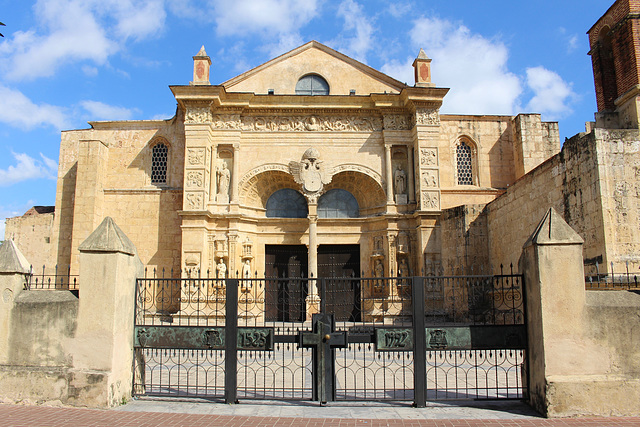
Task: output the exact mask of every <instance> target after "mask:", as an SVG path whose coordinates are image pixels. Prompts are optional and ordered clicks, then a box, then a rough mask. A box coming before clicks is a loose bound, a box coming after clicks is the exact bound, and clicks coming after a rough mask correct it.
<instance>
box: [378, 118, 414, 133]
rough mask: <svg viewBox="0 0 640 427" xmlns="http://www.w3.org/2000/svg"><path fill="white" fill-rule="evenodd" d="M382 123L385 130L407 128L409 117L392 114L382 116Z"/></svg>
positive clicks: (409, 124)
mask: <svg viewBox="0 0 640 427" xmlns="http://www.w3.org/2000/svg"><path fill="white" fill-rule="evenodd" d="M383 124H384V129H385V130H408V129H410V128H411V119H410V118H409V116H403V115H400V114H393V115H388V116H384V118H383Z"/></svg>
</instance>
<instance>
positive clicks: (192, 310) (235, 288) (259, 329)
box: [134, 274, 527, 406]
mask: <svg viewBox="0 0 640 427" xmlns="http://www.w3.org/2000/svg"><path fill="white" fill-rule="evenodd" d="M269 280H272V279H258V278H255V279H224V280H219V279H209V278H199V277H198V278H180V279H178V278H175V279H174V278H170V279H165V278H145V279H139V280H138V289H137V299H136V318H135V338H134V339H135V343H134V346H135V352H136V358H135V360H136V364H135V379H134V392H135V393H136V394H138V395H142V394H148V395H168V396H200V397H213V398H221V399H224V400H225V401H227V402H235V401H238V400H249V399H271V400H273V399H287V400H297V399H301V400H315V401H320V402H328V401H334V400H368V401H372V400H401V401H409V402H413V403H414V404H416V405H417V406H424V405H425V403H426V401H427V400H440V399H469V398H472V399H500V398H522V397H524V395H525V394H526V377H527V370H526V366H527V363H526V342H527V339H526V328H525V312H524V306H525V304H524V293H523V286H522V276H520V275H513V274H512V275H498V276H451V277H445V276H441V277H413V278H353V277H349V278H319V279H309V278H295V279H291V280H289V281H288V283H287V285H286V287H284V288H283V289H284V290H283V291H282V292H291V294H290V295H286V296H287V297H290V299H289V301H290V303H291V304H296V305H297V306H299V307H304V310H302V309H300V310H298V313H303V314H304V316H302V315H301V316H300V317H297V318H291V317H289V318H286V316H280V315H276V316H273V315H270V314H269V313H272V314H273V313H274V310H275V312H276V313H277V312H278V310H279V309H278V308H277V307H276V308H275V309H274V308H273V307H270V304H278V301H277V300H275V301H274V300H273V299H270V298H268V296H267V289H269V287H270V286H269ZM279 280H280V279H279ZM282 280H285V281H286V279H282ZM355 288H357V289H355ZM178 289H179V290H178ZM354 294H357V295H359V297H358V298H357V301H354V298H353V295H354ZM176 296H178V301H176V300H175V299H176ZM330 301H334V302H341V303H342V304H343V305H345V307H343V308H341V309H340V310H337V309H336V308H335V306H330V305H329V304H328V302H330ZM346 306H348V307H346ZM176 307H177V308H176ZM331 307H333V308H331Z"/></svg>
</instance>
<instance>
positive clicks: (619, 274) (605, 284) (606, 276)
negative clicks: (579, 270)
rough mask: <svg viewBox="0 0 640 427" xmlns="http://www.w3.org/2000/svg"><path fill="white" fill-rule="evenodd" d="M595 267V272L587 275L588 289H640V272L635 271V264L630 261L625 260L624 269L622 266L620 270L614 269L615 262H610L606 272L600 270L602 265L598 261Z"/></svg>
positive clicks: (586, 286) (586, 283)
mask: <svg viewBox="0 0 640 427" xmlns="http://www.w3.org/2000/svg"><path fill="white" fill-rule="evenodd" d="M593 268H594V269H595V272H594V273H591V274H587V275H586V276H585V288H586V289H587V290H596V291H606V290H640V284H639V282H638V277H639V276H640V272H634V271H633V265H631V264H630V263H629V262H628V261H627V262H625V267H624V269H623V268H621V269H620V271H617V270H615V269H614V264H613V262H612V263H611V264H610V268H609V271H606V272H600V265H599V264H598V263H597V262H596V263H595V264H594V266H593ZM636 268H638V267H636Z"/></svg>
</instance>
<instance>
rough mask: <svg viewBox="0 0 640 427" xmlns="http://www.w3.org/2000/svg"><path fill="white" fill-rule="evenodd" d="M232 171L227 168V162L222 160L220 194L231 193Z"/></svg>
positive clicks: (219, 182) (219, 171)
mask: <svg viewBox="0 0 640 427" xmlns="http://www.w3.org/2000/svg"><path fill="white" fill-rule="evenodd" d="M230 179H231V172H230V171H229V169H228V168H227V162H222V166H221V167H219V168H218V195H220V196H228V195H229V181H230Z"/></svg>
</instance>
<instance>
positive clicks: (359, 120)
mask: <svg viewBox="0 0 640 427" xmlns="http://www.w3.org/2000/svg"><path fill="white" fill-rule="evenodd" d="M242 129H243V130H246V131H267V132H300V131H309V132H315V131H318V132H322V131H324V132H344V131H347V132H375V131H380V130H382V119H380V118H379V117H359V116H343V117H322V116H290V117H281V116H246V117H243V118H242Z"/></svg>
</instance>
